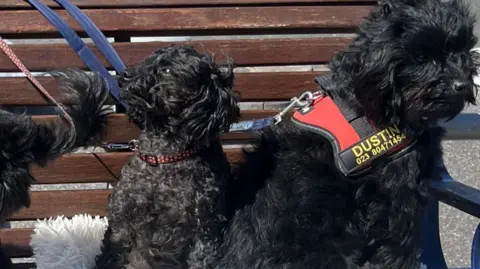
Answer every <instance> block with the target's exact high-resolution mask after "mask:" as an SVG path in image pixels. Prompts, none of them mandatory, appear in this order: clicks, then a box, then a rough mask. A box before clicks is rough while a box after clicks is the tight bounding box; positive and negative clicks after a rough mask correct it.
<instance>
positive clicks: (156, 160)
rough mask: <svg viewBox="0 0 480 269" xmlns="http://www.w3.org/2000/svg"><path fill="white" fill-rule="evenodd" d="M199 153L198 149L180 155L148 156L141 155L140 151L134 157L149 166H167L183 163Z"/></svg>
mask: <svg viewBox="0 0 480 269" xmlns="http://www.w3.org/2000/svg"><path fill="white" fill-rule="evenodd" d="M199 151H200V148H195V149H191V150H185V151H182V152H180V153H176V154H170V155H149V154H143V153H141V152H140V151H137V152H136V153H135V155H136V156H137V157H138V158H139V159H140V160H142V161H144V162H146V163H148V164H149V165H153V166H156V165H160V164H167V163H174V162H179V161H183V160H185V159H187V158H190V157H192V156H194V155H195V154H197V153H198V152H199Z"/></svg>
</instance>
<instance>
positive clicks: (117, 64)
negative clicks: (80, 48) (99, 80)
mask: <svg viewBox="0 0 480 269" xmlns="http://www.w3.org/2000/svg"><path fill="white" fill-rule="evenodd" d="M55 2H57V3H58V4H59V5H61V6H62V7H63V8H64V9H65V10H66V11H67V12H68V13H69V14H70V16H72V17H73V18H74V19H75V20H76V21H77V23H78V24H79V25H80V26H81V27H82V28H83V30H85V32H86V33H87V35H88V36H89V37H90V38H91V39H92V40H93V43H95V46H96V47H97V48H98V49H99V50H100V51H101V52H102V54H103V55H104V56H105V58H107V60H108V61H109V62H110V64H111V65H112V66H113V68H114V69H115V71H117V73H122V72H124V71H125V64H124V63H123V61H122V59H121V58H120V56H119V55H118V54H117V52H116V51H115V49H114V48H113V47H112V44H110V42H108V40H107V38H106V37H105V35H104V34H103V33H102V31H100V29H98V27H97V25H95V23H93V21H92V20H91V19H90V18H89V17H88V16H87V15H85V14H84V13H83V12H82V11H81V10H80V9H79V8H78V7H77V6H75V5H74V4H72V2H70V0H55Z"/></svg>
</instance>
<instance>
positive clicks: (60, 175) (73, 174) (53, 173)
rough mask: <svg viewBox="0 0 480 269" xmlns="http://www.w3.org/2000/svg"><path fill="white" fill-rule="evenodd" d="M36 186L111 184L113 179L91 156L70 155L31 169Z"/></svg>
mask: <svg viewBox="0 0 480 269" xmlns="http://www.w3.org/2000/svg"><path fill="white" fill-rule="evenodd" d="M31 175H32V176H33V178H35V180H36V183H37V184H59V183H94V182H111V181H115V177H114V176H113V175H112V174H111V173H110V172H109V171H108V168H106V167H105V166H104V165H103V164H102V163H101V162H100V161H99V160H98V159H97V158H96V157H95V155H93V154H71V155H67V156H64V157H62V158H59V159H57V160H55V161H54V162H51V163H49V164H48V166H47V167H46V168H41V167H38V166H34V167H32V170H31Z"/></svg>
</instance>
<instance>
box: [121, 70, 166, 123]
mask: <svg viewBox="0 0 480 269" xmlns="http://www.w3.org/2000/svg"><path fill="white" fill-rule="evenodd" d="M159 72H163V73H165V72H168V70H158V69H156V68H155V69H152V68H147V67H145V66H143V65H139V66H135V67H130V68H128V69H127V70H126V71H125V72H123V73H122V74H121V75H120V77H119V80H118V84H119V86H120V88H121V92H120V97H121V99H122V100H124V101H125V102H127V103H128V109H127V111H126V114H127V115H128V117H129V119H130V120H131V121H132V122H134V123H135V124H136V125H137V126H138V127H139V128H141V129H144V128H145V126H146V124H147V119H148V118H151V119H154V121H155V122H156V123H157V124H159V123H160V122H162V115H165V114H166V113H165V111H164V105H163V101H162V100H161V97H159V96H158V92H159V91H160V88H162V87H163V83H162V80H161V79H162V76H160V74H159Z"/></svg>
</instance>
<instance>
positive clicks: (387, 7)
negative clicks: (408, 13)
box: [378, 0, 424, 16]
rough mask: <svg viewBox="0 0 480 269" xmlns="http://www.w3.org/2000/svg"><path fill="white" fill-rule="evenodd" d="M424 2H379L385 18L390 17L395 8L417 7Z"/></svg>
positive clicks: (389, 0)
mask: <svg viewBox="0 0 480 269" xmlns="http://www.w3.org/2000/svg"><path fill="white" fill-rule="evenodd" d="M423 1H424V0H381V1H379V2H378V4H379V6H380V12H381V14H382V15H383V16H388V15H390V14H391V13H392V12H393V10H394V9H395V8H398V7H399V6H402V5H403V6H404V5H407V6H412V7H414V6H416V5H418V4H419V3H420V2H423Z"/></svg>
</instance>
